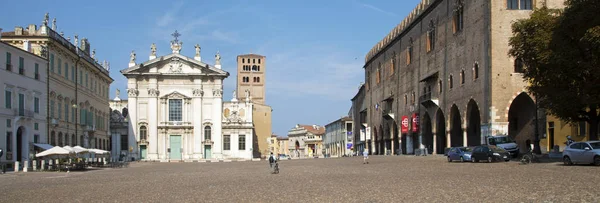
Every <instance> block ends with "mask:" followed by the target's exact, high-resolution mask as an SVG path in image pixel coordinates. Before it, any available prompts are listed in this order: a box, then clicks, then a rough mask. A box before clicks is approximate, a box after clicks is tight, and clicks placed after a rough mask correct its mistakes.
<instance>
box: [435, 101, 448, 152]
mask: <svg viewBox="0 0 600 203" xmlns="http://www.w3.org/2000/svg"><path fill="white" fill-rule="evenodd" d="M435 117H436V118H435V120H436V124H435V137H436V139H435V143H436V144H435V145H436V149H435V152H436V153H437V154H444V152H445V151H444V150H445V149H446V145H447V140H446V118H445V117H444V112H442V109H438V110H437V112H436V113H435Z"/></svg>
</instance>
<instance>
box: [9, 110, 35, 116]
mask: <svg viewBox="0 0 600 203" xmlns="http://www.w3.org/2000/svg"><path fill="white" fill-rule="evenodd" d="M14 113H15V116H21V117H25V118H33V114H34V112H33V111H32V110H26V109H21V108H20V109H15V110H14Z"/></svg>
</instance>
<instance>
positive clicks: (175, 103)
mask: <svg viewBox="0 0 600 203" xmlns="http://www.w3.org/2000/svg"><path fill="white" fill-rule="evenodd" d="M181 120H182V106H181V99H169V121H181Z"/></svg>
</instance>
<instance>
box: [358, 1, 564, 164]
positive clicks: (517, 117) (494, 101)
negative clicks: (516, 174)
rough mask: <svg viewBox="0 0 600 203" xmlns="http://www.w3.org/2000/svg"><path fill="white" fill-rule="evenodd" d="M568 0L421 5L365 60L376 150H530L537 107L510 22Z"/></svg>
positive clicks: (369, 121) (369, 115) (369, 120)
mask: <svg viewBox="0 0 600 203" xmlns="http://www.w3.org/2000/svg"><path fill="white" fill-rule="evenodd" d="M563 2H564V1H562V0H547V1H542V0H520V1H516V0H501V1H465V0H423V1H421V3H419V5H418V6H417V7H416V8H415V9H414V10H413V11H412V12H411V13H410V14H409V15H408V17H406V18H405V19H404V20H403V21H402V22H401V23H400V24H399V25H398V26H396V27H395V28H394V29H392V31H391V32H390V33H389V34H388V35H387V36H386V37H385V38H384V39H383V40H381V41H380V42H378V43H377V44H376V45H375V46H374V47H373V48H372V49H371V50H370V51H369V53H368V54H367V55H366V57H365V65H364V67H363V68H364V70H365V101H364V102H365V103H366V104H367V105H366V106H367V122H366V123H367V127H366V129H367V131H369V129H370V131H371V134H372V138H373V140H372V145H371V146H370V147H371V148H372V150H371V151H372V152H373V153H374V154H386V153H388V151H391V152H392V153H395V152H396V151H398V150H401V152H402V153H405V154H406V153H409V154H411V153H415V152H416V150H424V149H427V151H428V152H429V153H432V152H434V153H443V152H444V149H445V148H447V147H450V146H466V145H468V146H472V145H479V144H482V143H484V137H485V136H489V135H507V136H510V137H512V138H513V139H515V140H516V141H517V143H518V144H519V145H520V146H521V148H522V150H524V148H525V147H526V146H525V142H526V140H532V141H533V140H534V137H533V136H534V133H533V132H534V128H533V126H534V125H533V123H534V120H535V119H534V115H535V111H536V105H535V102H534V99H535V98H533V97H532V95H531V94H530V93H528V92H526V91H525V86H526V83H525V81H523V77H522V75H521V72H522V70H523V65H522V63H521V62H520V60H519V59H515V58H512V57H510V56H508V54H507V53H508V50H509V46H508V40H509V38H510V36H512V31H511V23H513V22H515V21H516V20H518V19H523V18H527V17H528V16H529V15H530V14H531V13H532V9H533V8H535V7H539V6H541V5H542V4H543V3H545V4H546V5H547V6H548V7H551V8H556V7H562V3H563ZM540 115H544V114H540ZM542 121H543V119H540V121H539V122H540V123H542ZM540 126H544V125H543V124H542V125H540ZM542 132H543V131H542Z"/></svg>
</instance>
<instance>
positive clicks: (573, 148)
mask: <svg viewBox="0 0 600 203" xmlns="http://www.w3.org/2000/svg"><path fill="white" fill-rule="evenodd" d="M563 162H564V163H565V165H572V164H594V165H596V166H600V141H588V142H575V143H573V144H571V145H569V146H568V147H567V148H566V149H565V151H563Z"/></svg>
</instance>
